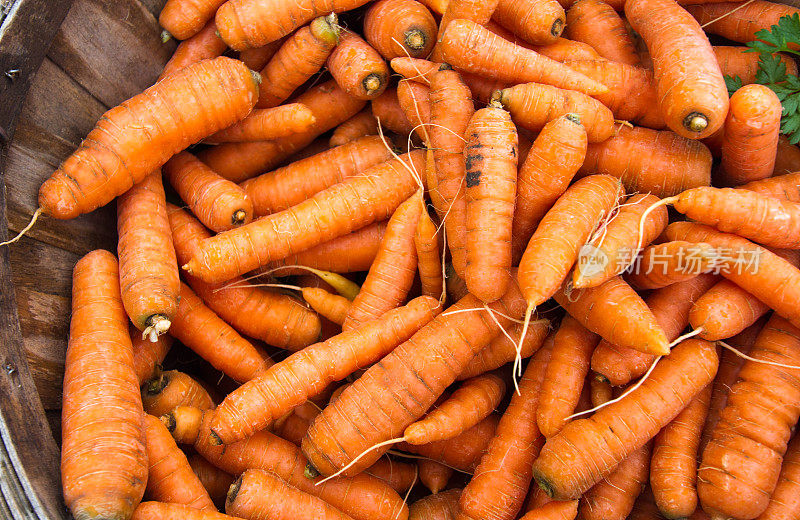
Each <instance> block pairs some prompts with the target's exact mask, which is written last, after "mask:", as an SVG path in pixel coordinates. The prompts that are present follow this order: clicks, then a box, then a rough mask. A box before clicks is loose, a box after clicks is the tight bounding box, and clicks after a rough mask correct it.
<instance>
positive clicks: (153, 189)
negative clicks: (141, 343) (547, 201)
mask: <svg viewBox="0 0 800 520" xmlns="http://www.w3.org/2000/svg"><path fill="white" fill-rule="evenodd" d="M166 203H167V202H166V200H165V198H164V186H163V184H162V182H161V172H160V171H158V170H157V171H155V172H153V173H152V174H150V175H149V176H147V177H146V178H145V179H144V180H143V181H142V182H140V183H139V184H136V185H135V186H134V187H133V188H132V189H130V190H129V191H128V192H126V193H124V194H123V195H122V196H121V197H120V199H119V201H118V203H117V233H118V235H119V242H118V243H117V253H118V255H119V277H120V288H121V290H122V303H123V305H124V306H125V311H126V312H127V313H128V316H129V317H130V318H131V321H132V322H133V324H134V325H135V326H136V328H137V329H139V330H141V331H142V336H148V337H149V339H150V341H156V340H157V339H158V336H160V335H161V334H164V333H165V332H166V331H167V330H169V328H170V324H171V320H172V319H173V318H174V316H175V313H176V311H177V309H178V293H179V290H180V288H179V283H180V278H179V273H178V269H177V266H178V262H177V260H176V258H175V249H174V248H173V246H172V235H171V233H170V229H169V221H168V219H167V208H166Z"/></svg>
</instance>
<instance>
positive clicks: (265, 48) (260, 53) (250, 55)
mask: <svg viewBox="0 0 800 520" xmlns="http://www.w3.org/2000/svg"><path fill="white" fill-rule="evenodd" d="M214 25H215V27H216V22H215V23H214ZM220 39H221V38H220ZM285 41H286V38H281V39H280V40H275V41H274V42H270V43H268V44H266V45H262V46H261V47H253V48H251V49H244V50H242V51H239V60H241V61H242V62H243V63H244V64H245V65H247V67H248V68H249V69H250V70H261V69H263V68H264V67H265V66H266V65H267V63H268V62H269V60H271V59H272V57H273V56H275V54H276V53H277V52H278V49H280V48H281V45H283V43H284V42H285ZM226 46H227V45H226ZM226 491H227V490H226Z"/></svg>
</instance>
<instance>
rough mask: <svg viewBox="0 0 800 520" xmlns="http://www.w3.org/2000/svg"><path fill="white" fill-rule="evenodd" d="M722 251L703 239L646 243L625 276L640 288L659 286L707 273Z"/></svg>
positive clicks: (647, 288) (714, 265)
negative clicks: (697, 241) (648, 244)
mask: <svg viewBox="0 0 800 520" xmlns="http://www.w3.org/2000/svg"><path fill="white" fill-rule="evenodd" d="M721 254H722V253H720V251H718V250H717V249H716V248H715V247H714V246H712V245H711V244H705V243H702V242H699V243H693V242H683V241H674V242H664V243H661V244H657V245H652V246H649V247H646V248H645V249H644V251H642V256H641V257H640V258H637V259H636V263H635V264H634V266H633V270H632V272H631V273H629V274H628V275H626V276H625V280H626V281H627V282H628V283H629V284H631V286H633V287H636V288H637V289H639V290H651V289H660V288H661V287H666V286H668V285H672V284H674V283H678V282H684V281H686V280H690V279H692V278H694V277H695V276H697V275H698V274H702V273H708V272H711V271H713V270H714V269H715V268H716V264H717V262H718V260H719V257H720V255H721Z"/></svg>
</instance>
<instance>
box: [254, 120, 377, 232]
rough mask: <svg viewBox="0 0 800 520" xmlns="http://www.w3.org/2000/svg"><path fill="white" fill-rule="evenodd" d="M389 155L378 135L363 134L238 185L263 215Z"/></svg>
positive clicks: (293, 203)
mask: <svg viewBox="0 0 800 520" xmlns="http://www.w3.org/2000/svg"><path fill="white" fill-rule="evenodd" d="M391 156H392V155H391V151H390V150H388V149H387V148H386V145H385V144H384V143H383V141H382V140H381V138H380V137H372V136H371V137H363V138H360V139H356V140H354V141H351V142H349V143H346V144H344V145H342V146H339V147H336V148H331V149H330V150H326V151H324V152H322V153H319V154H316V155H312V156H311V157H308V158H306V159H302V160H299V161H296V162H293V163H292V164H289V165H287V166H284V167H282V168H278V169H277V170H274V171H271V172H268V173H264V174H262V175H259V176H258V177H254V178H252V179H248V180H246V181H244V182H243V183H242V184H241V187H242V188H243V189H244V191H245V192H246V193H247V195H248V197H249V198H250V199H252V201H253V209H254V211H255V214H256V215H257V216H259V217H263V216H264V215H269V214H272V213H277V212H279V211H283V210H285V209H288V208H291V207H292V206H294V205H297V204H300V203H301V202H303V201H304V200H306V199H308V198H311V197H312V196H314V195H316V194H317V193H319V192H320V191H323V190H325V189H327V188H330V187H331V186H333V185H334V184H338V183H340V182H342V181H344V180H345V179H347V178H349V177H354V176H357V175H360V174H362V173H364V171H365V170H367V169H368V168H371V167H372V166H375V165H377V164H380V163H382V162H384V161H387V160H389V159H390V158H391ZM310 172H314V174H313V175H310Z"/></svg>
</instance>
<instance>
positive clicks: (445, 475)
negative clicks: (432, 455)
mask: <svg viewBox="0 0 800 520" xmlns="http://www.w3.org/2000/svg"><path fill="white" fill-rule="evenodd" d="M417 467H418V468H419V480H420V482H422V485H423V486H425V487H426V488H428V489H429V490H430V492H431V493H434V494H436V493H438V492H440V491H442V490H443V489H444V488H445V487H447V482H448V481H449V480H450V477H452V476H453V473H454V470H453V468H450V467H448V466H445V465H444V464H442V463H440V462H436V461H435V460H428V459H420V460H418V461H417Z"/></svg>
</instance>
